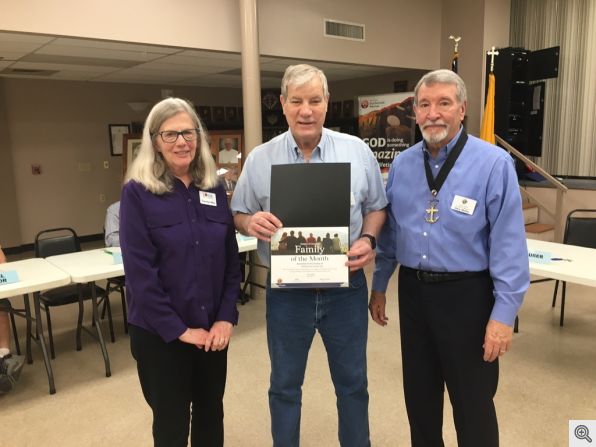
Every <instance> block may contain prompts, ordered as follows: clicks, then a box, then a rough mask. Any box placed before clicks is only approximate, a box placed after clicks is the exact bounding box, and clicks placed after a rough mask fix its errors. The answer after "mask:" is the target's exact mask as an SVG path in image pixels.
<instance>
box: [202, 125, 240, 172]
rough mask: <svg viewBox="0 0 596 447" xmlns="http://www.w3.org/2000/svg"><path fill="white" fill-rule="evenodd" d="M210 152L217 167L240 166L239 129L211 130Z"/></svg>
mask: <svg viewBox="0 0 596 447" xmlns="http://www.w3.org/2000/svg"><path fill="white" fill-rule="evenodd" d="M209 134H210V137H211V153H212V154H213V158H214V159H215V161H216V162H217V167H218V168H221V167H222V166H230V167H232V166H233V167H238V168H240V167H241V166H242V157H243V138H242V137H243V135H242V131H239V130H219V131H211V132H210V133H209Z"/></svg>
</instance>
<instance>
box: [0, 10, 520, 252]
mask: <svg viewBox="0 0 596 447" xmlns="http://www.w3.org/2000/svg"><path fill="white" fill-rule="evenodd" d="M504 5H506V6H507V8H508V5H509V0H483V1H480V2H477V1H474V0H418V1H416V2H409V1H407V0H375V1H370V2H362V1H361V0H327V1H324V2H321V1H318V0H304V1H302V2H300V3H298V4H297V3H296V2H295V1H292V0H259V2H258V7H259V40H260V49H261V54H263V55H270V56H281V57H295V58H305V59H309V60H315V61H316V60H319V61H338V62H346V63H359V64H371V65H380V66H390V67H409V68H413V69H419V70H420V71H419V72H415V71H411V72H409V74H407V75H405V76H406V77H407V78H408V79H409V81H410V84H411V86H413V84H414V83H415V82H416V81H417V77H418V74H420V73H421V72H424V71H426V70H431V69H435V68H439V67H449V66H450V60H451V52H452V46H451V41H449V40H448V36H449V34H458V35H462V38H463V39H462V47H461V49H460V50H461V51H460V53H461V60H460V67H461V70H460V73H461V74H462V76H464V79H465V80H466V82H467V83H468V87H469V88H470V91H471V93H470V98H469V116H470V118H469V124H470V125H469V129H470V131H471V132H472V133H477V132H478V128H479V121H480V109H481V107H480V104H481V101H480V98H481V97H482V94H481V90H482V82H483V76H482V74H483V65H484V63H483V56H482V54H483V45H484V42H485V41H486V40H490V39H487V38H486V35H487V33H488V34H489V35H492V34H495V33H496V34H499V33H502V34H503V35H508V29H509V18H508V16H505V15H504V11H505V10H506V9H507V8H505V6H504ZM170 9H171V8H170ZM174 9H175V11H174V16H172V17H173V19H172V20H173V22H172V23H167V21H166V15H164V3H163V2H161V1H157V0H144V1H140V0H130V1H127V2H122V1H118V2H116V1H114V0H105V1H102V2H88V1H87V2H81V1H75V0H61V1H60V2H58V1H48V0H22V1H19V2H10V7H7V8H3V9H2V14H0V30H6V31H19V32H31V33H42V34H56V35H63V36H74V37H84V38H97V39H106V40H117V41H130V42H137V43H146V44H156V45H166V46H176V47H185V48H202V49H211V50H218V51H232V52H239V51H240V39H241V36H240V34H239V26H238V23H239V12H238V2H237V0H218V1H209V0H182V1H179V2H177V3H176V8H174ZM489 10H494V11H498V12H499V13H500V14H495V15H497V16H498V17H499V19H498V22H500V23H499V24H495V22H494V21H493V19H489V18H487V17H486V14H487V11H489ZM507 10H508V9H507ZM32 11H35V14H32V13H31V12H32ZM89 17H92V18H93V20H89ZM133 17H134V20H132V19H131V18H133ZM169 17H170V16H169V15H168V18H169ZM323 18H331V19H337V20H342V21H347V22H354V23H361V24H364V25H365V26H366V42H364V43H362V42H353V41H349V40H345V39H330V38H324V37H323ZM502 27H506V32H505V31H504V29H502ZM492 44H495V43H493V42H488V43H487V45H489V46H490V45H492ZM495 45H496V44H495ZM403 78H404V76H403V73H396V75H395V76H394V75H388V76H382V77H375V78H374V79H373V78H368V79H362V80H356V81H353V83H348V82H338V83H334V84H332V85H331V93H332V95H333V96H332V97H333V98H335V99H343V98H349V97H354V96H357V95H361V94H373V93H389V92H391V91H393V81H394V80H399V79H403ZM162 88H173V89H174V94H175V95H178V96H186V97H188V98H189V99H191V100H193V101H195V103H197V104H201V103H204V104H205V103H206V104H210V105H217V104H221V105H232V104H241V92H240V91H239V90H234V89H204V88H203V89H201V88H181V87H168V86H163V85H160V86H136V85H130V84H126V85H122V84H107V83H106V84H103V83H74V82H64V81H37V80H13V79H0V93H2V95H1V96H0V131H4V135H5V144H4V145H3V146H2V147H0V164H1V165H2V166H0V200H2V205H3V207H4V208H3V210H2V215H1V218H0V244H4V245H7V246H16V245H20V244H26V243H31V242H32V240H33V237H34V236H35V234H36V232H37V231H39V230H40V229H42V228H48V227H51V226H58V225H72V226H74V227H75V228H76V230H77V231H78V232H79V233H80V234H81V235H86V234H95V233H100V232H101V230H102V225H103V218H104V213H105V208H106V206H107V205H108V204H109V203H111V202H112V201H115V200H117V198H118V191H119V182H120V176H121V159H120V158H119V157H110V156H109V141H108V124H118V123H128V122H130V121H139V120H142V119H143V118H144V116H139V115H138V114H135V113H134V112H133V111H132V110H130V109H129V108H128V107H127V106H126V105H125V103H126V102H127V101H138V100H139V99H144V100H147V101H155V100H157V99H159V96H160V90H161V89H162ZM141 115H142V114H141ZM106 160H107V161H109V162H110V169H108V170H104V169H103V162H104V161H106ZM32 163H39V164H41V165H42V172H43V173H42V175H41V176H33V175H31V164H32ZM79 163H83V164H84V165H85V164H89V166H90V170H89V171H88V172H81V171H80V170H79V169H78V167H79ZM99 194H105V195H106V202H105V203H100V202H99Z"/></svg>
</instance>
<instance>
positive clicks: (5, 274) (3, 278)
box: [0, 270, 19, 286]
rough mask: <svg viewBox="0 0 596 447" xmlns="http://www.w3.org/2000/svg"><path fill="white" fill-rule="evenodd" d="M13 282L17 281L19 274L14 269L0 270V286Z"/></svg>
mask: <svg viewBox="0 0 596 447" xmlns="http://www.w3.org/2000/svg"><path fill="white" fill-rule="evenodd" d="M15 282H19V274H18V273H17V271H16V270H8V271H2V272H0V286H2V285H4V284H12V283H15Z"/></svg>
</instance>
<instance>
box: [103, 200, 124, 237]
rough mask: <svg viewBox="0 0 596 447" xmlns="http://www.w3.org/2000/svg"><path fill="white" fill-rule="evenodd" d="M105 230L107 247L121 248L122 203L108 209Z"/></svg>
mask: <svg viewBox="0 0 596 447" xmlns="http://www.w3.org/2000/svg"><path fill="white" fill-rule="evenodd" d="M104 228H105V234H106V235H105V239H106V247H120V201H118V202H116V203H112V204H111V205H110V206H109V207H108V210H107V212H106V223H105V225H104Z"/></svg>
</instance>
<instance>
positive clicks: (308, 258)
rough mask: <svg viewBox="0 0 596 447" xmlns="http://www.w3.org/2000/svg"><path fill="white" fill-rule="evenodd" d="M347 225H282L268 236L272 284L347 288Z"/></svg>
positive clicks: (275, 285) (279, 285)
mask: <svg viewBox="0 0 596 447" xmlns="http://www.w3.org/2000/svg"><path fill="white" fill-rule="evenodd" d="M349 242H350V241H349V228H348V227H291V228H286V227H284V228H281V229H280V230H278V231H277V233H275V235H273V237H272V238H271V287H272V288H276V287H302V288H308V287H314V288H323V287H348V284H349V274H348V267H347V266H346V262H347V260H348V258H347V254H346V253H347V252H348V249H349Z"/></svg>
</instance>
